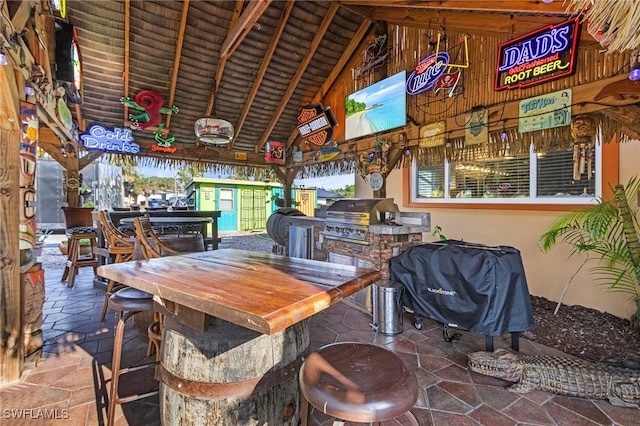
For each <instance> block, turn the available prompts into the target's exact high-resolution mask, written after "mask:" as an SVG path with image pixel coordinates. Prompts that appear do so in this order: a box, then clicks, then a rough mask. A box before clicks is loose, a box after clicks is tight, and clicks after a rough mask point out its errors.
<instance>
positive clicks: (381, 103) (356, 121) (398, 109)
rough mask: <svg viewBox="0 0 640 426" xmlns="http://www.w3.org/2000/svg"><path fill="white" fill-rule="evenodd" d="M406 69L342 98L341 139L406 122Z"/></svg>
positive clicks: (382, 129)
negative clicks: (342, 131) (343, 119)
mask: <svg viewBox="0 0 640 426" xmlns="http://www.w3.org/2000/svg"><path fill="white" fill-rule="evenodd" d="M406 80H407V79H406V71H401V72H399V73H398V74H395V75H392V76H391V77H387V78H385V79H384V80H381V81H379V82H377V83H375V84H372V85H371V86H369V87H367V88H365V89H362V90H359V91H357V92H355V93H353V94H351V95H349V96H347V98H346V101H345V130H344V132H345V139H353V138H358V137H361V136H367V135H371V134H373V133H379V132H384V131H385V130H389V129H393V128H395V127H400V126H404V125H405V124H407V96H406V89H405V82H406Z"/></svg>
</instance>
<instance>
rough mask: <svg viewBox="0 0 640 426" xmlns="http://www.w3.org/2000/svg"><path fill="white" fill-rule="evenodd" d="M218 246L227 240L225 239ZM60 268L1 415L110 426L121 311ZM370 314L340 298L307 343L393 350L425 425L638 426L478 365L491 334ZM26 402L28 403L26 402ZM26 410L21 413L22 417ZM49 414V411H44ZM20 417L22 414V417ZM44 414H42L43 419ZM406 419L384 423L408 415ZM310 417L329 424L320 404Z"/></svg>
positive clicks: (625, 411)
mask: <svg viewBox="0 0 640 426" xmlns="http://www.w3.org/2000/svg"><path fill="white" fill-rule="evenodd" d="M221 248H225V239H223V243H222V245H221ZM61 274H62V269H47V272H46V274H45V278H46V283H45V285H46V294H47V298H46V302H45V307H44V312H43V315H44V322H43V325H42V330H43V333H44V339H45V343H44V347H43V350H44V352H43V356H42V359H41V360H40V362H39V363H38V365H37V366H32V367H31V368H29V369H28V370H26V372H25V374H24V377H23V378H22V380H21V381H20V382H19V383H16V384H15V385H11V386H5V387H3V388H2V389H0V401H2V409H3V418H4V419H5V420H4V422H6V424H7V425H11V424H25V421H26V424H31V423H30V421H33V422H34V423H36V422H38V420H39V419H43V418H47V419H49V420H47V421H46V422H45V423H43V424H52V425H57V424H60V425H86V426H89V425H99V424H100V425H102V424H105V412H106V387H105V383H106V381H107V380H109V379H110V377H111V369H110V362H111V349H112V345H113V327H114V324H115V315H114V314H113V313H112V312H111V313H110V314H109V315H107V319H106V320H105V321H104V322H100V321H99V319H100V312H101V309H102V303H103V300H104V292H103V291H102V290H98V289H96V288H94V287H93V278H94V276H93V274H92V273H91V271H90V270H88V269H83V270H81V271H80V273H79V275H78V278H77V280H76V284H75V286H74V288H68V287H67V286H66V285H65V284H64V283H63V282H60V277H61ZM370 321H371V318H370V317H369V316H367V315H365V314H363V313H362V312H361V311H359V310H357V309H354V308H352V307H350V306H348V305H346V304H338V305H336V306H334V307H331V308H330V309H327V310H325V311H323V312H321V313H319V314H317V315H315V316H314V317H313V318H312V319H311V320H310V338H311V343H310V346H309V350H315V349H317V348H319V347H321V346H322V345H325V344H328V343H333V342H344V341H356V342H365V343H372V344H375V345H381V346H384V347H386V348H389V349H390V350H392V351H393V352H394V353H396V354H398V355H399V356H401V357H402V359H403V360H405V361H406V362H407V363H408V364H409V365H410V366H411V367H412V369H413V371H414V372H415V374H416V376H417V378H418V383H419V387H420V394H419V398H418V401H417V403H416V405H415V406H414V408H413V409H412V410H411V411H412V413H413V414H414V416H415V417H416V419H417V420H418V422H419V424H420V425H421V426H430V425H433V426H440V425H454V424H455V425H470V426H471V425H491V426H494V425H518V424H530V425H541V426H542V425H549V426H552V425H563V426H565V425H580V426H583V425H612V424H615V425H619V426H634V425H637V422H638V417H637V416H638V412H637V410H636V409H633V408H623V407H616V406H613V405H611V404H609V402H607V401H603V400H589V399H580V398H570V397H565V396H558V395H553V394H550V393H548V392H541V391H533V392H529V393H526V394H517V393H513V392H510V391H508V390H507V389H506V387H507V386H508V385H509V383H508V382H505V381H503V380H500V379H495V378H492V377H488V376H483V375H480V374H477V373H473V372H471V371H470V370H469V369H468V368H467V355H468V354H469V353H471V352H475V351H479V350H484V345H485V342H484V337H483V336H481V335H478V334H473V333H469V332H465V331H459V333H460V334H461V337H460V338H459V339H457V340H454V341H453V342H450V343H447V342H445V341H444V339H443V337H442V327H441V325H440V324H438V323H436V322H434V321H431V320H425V322H424V328H423V329H422V330H421V331H418V330H416V329H415V328H413V327H412V326H411V321H412V320H411V318H410V317H409V316H408V315H405V318H404V331H403V332H402V333H401V334H397V335H391V336H385V335H383V334H379V333H375V332H373V331H372V329H371V326H370V324H369V323H370ZM147 342H148V341H147V337H146V333H141V332H140V331H139V330H137V329H136V327H134V326H130V327H128V329H127V332H126V343H125V348H126V349H125V351H124V353H125V362H127V363H136V362H145V361H148V358H146V351H147ZM509 344H510V342H509V336H508V335H505V336H503V337H501V338H496V339H495V346H496V348H507V347H508V346H509ZM520 352H521V353H522V354H527V355H543V354H546V355H557V356H567V355H566V354H563V353H561V352H559V351H557V350H555V349H552V348H549V347H545V346H543V345H539V344H537V343H535V342H531V341H529V340H526V339H520ZM152 376H153V374H152V373H144V374H143V375H141V376H138V377H131V378H128V379H127V380H125V381H123V383H122V390H123V392H125V393H128V392H136V391H140V392H142V391H145V390H148V389H149V386H153V377H152ZM27 407H28V410H27ZM20 416H22V417H20ZM44 416H48V417H44ZM20 418H22V420H19V419H20ZM36 419H38V420H36ZM403 420H404V419H403V418H402V417H401V418H398V419H397V420H396V421H391V422H385V423H384V424H385V425H387V424H388V425H392V424H397V425H401V424H404V423H403ZM115 424H116V425H130V426H151V425H160V414H159V406H158V397H157V396H155V397H150V398H147V399H144V400H140V401H135V402H132V403H129V404H124V405H120V406H118V408H117V414H116V422H115ZM311 424H313V425H331V424H332V423H331V420H330V419H329V418H328V417H327V416H326V415H324V414H322V413H321V412H320V411H318V410H314V411H313V413H312V423H311Z"/></svg>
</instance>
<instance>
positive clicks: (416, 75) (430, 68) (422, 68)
mask: <svg viewBox="0 0 640 426" xmlns="http://www.w3.org/2000/svg"><path fill="white" fill-rule="evenodd" d="M449 60H450V59H449V54H448V53H447V52H440V53H438V55H437V56H436V55H435V54H434V55H431V56H428V57H426V58H424V59H423V60H422V61H420V63H419V64H418V66H416V68H415V69H414V70H413V72H412V73H411V74H410V75H409V78H407V93H408V94H410V95H417V94H419V93H422V92H425V91H427V90H429V89H431V88H432V87H433V86H434V85H435V84H436V82H437V81H438V79H440V77H442V75H443V74H444V73H445V71H446V70H447V67H448V66H449Z"/></svg>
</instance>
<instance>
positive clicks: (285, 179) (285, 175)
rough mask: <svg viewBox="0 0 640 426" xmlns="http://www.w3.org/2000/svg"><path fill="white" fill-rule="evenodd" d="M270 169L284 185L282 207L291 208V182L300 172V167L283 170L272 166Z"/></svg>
mask: <svg viewBox="0 0 640 426" xmlns="http://www.w3.org/2000/svg"><path fill="white" fill-rule="evenodd" d="M272 169H273V172H274V173H275V174H276V176H277V177H278V179H280V181H281V182H282V184H283V185H284V205H285V207H291V205H292V204H293V200H292V199H291V188H292V186H293V180H294V179H295V178H296V175H297V174H298V172H299V171H300V167H290V168H285V167H276V166H272Z"/></svg>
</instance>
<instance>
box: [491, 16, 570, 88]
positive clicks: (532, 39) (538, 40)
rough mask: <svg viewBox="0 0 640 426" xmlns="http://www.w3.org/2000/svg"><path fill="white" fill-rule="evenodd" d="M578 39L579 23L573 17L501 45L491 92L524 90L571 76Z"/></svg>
mask: <svg viewBox="0 0 640 426" xmlns="http://www.w3.org/2000/svg"><path fill="white" fill-rule="evenodd" d="M579 38H580V22H579V18H574V19H571V20H568V21H565V22H562V23H560V24H557V25H549V26H546V27H544V28H541V29H539V30H536V31H534V32H532V33H529V34H525V35H523V36H521V37H518V38H516V39H513V40H509V41H507V42H506V43H503V44H501V45H500V46H499V47H498V62H497V65H496V78H495V85H494V89H495V90H505V89H516V88H524V87H529V86H533V85H537V84H542V83H545V82H547V81H551V80H557V79H559V78H563V77H568V76H570V75H571V74H573V73H574V71H575V68H576V54H577V53H578V39H579Z"/></svg>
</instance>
